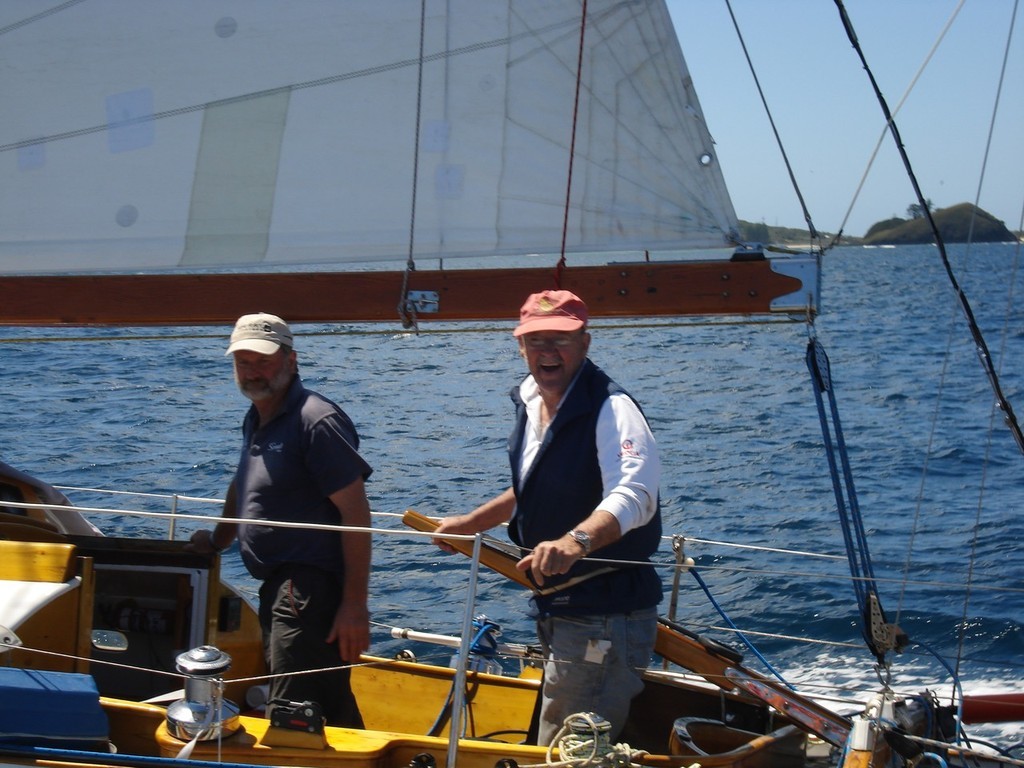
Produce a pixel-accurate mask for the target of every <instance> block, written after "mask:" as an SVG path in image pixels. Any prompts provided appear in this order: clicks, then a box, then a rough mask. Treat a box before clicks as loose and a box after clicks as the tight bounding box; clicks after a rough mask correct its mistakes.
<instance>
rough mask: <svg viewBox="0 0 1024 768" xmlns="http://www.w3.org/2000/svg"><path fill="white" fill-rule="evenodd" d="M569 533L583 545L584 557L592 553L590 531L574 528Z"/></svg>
mask: <svg viewBox="0 0 1024 768" xmlns="http://www.w3.org/2000/svg"><path fill="white" fill-rule="evenodd" d="M569 535H570V536H571V537H572V540H573V541H575V542H576V543H577V544H579V545H580V546H581V547H583V556H584V557H586V556H587V555H589V554H590V534H589V533H587V532H586V531H579V530H577V529H575V528H573V529H572V530H571V531H569Z"/></svg>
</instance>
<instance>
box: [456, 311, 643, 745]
mask: <svg viewBox="0 0 1024 768" xmlns="http://www.w3.org/2000/svg"><path fill="white" fill-rule="evenodd" d="M586 324H587V307H586V304H584V303H583V301H582V300H581V299H580V298H579V297H578V296H576V295H574V294H573V293H570V292H569V291H544V292H542V293H536V294H533V295H531V296H530V297H529V298H528V299H527V300H526V303H525V304H524V305H523V307H522V309H521V310H520V320H519V325H518V326H517V327H516V329H515V331H514V333H513V335H514V336H515V337H516V338H517V339H518V340H519V353H520V354H521V355H522V356H523V358H524V359H525V360H526V365H527V368H528V369H529V372H530V374H529V375H528V376H527V377H526V379H525V380H524V381H523V382H522V383H521V384H520V385H519V386H518V387H516V388H514V389H513V390H512V400H513V402H514V403H515V404H516V425H515V427H514V428H513V430H512V435H511V437H510V438H509V461H510V463H511V468H512V487H510V488H509V489H508V490H506V491H505V492H503V493H501V494H500V495H498V496H496V497H495V498H493V499H491V500H490V501H488V502H486V503H484V504H482V505H481V506H479V507H477V508H476V509H474V510H473V511H472V512H470V513H468V514H466V515H456V516H453V517H450V518H447V519H445V520H444V521H442V522H441V525H440V526H439V527H438V529H437V531H438V533H458V534H469V533H477V532H479V531H484V530H487V529H489V528H492V527H494V526H496V525H499V524H501V523H504V522H509V529H508V530H509V536H510V538H511V539H512V540H513V541H514V542H515V543H516V544H518V545H520V546H521V547H524V548H526V549H528V550H530V551H529V553H528V554H527V555H526V556H525V557H524V558H523V559H522V560H520V561H519V563H518V566H517V567H518V568H519V569H520V570H521V571H524V572H526V573H528V574H529V575H530V577H531V578H532V580H533V582H534V584H535V585H536V587H537V590H536V591H535V592H534V595H533V597H532V598H531V603H532V607H533V609H534V611H535V615H536V619H537V632H538V635H539V637H540V640H541V644H542V646H543V647H544V650H545V654H546V662H545V667H544V686H543V691H542V701H541V711H540V722H539V731H538V742H539V743H540V744H549V743H550V742H551V740H552V739H553V738H554V736H555V735H556V734H557V732H558V731H559V729H560V728H561V727H562V725H563V723H564V721H565V719H566V718H567V717H569V716H571V715H573V714H576V713H581V712H594V713H596V714H598V715H600V716H601V717H603V718H604V719H605V720H607V721H608V722H609V723H610V724H611V731H610V733H609V738H610V739H612V740H614V739H615V738H616V737H617V736H618V733H619V731H620V730H621V729H622V726H623V725H624V724H625V720H626V717H627V715H628V713H629V702H630V700H631V699H632V698H633V697H634V696H636V694H638V693H639V692H640V690H641V689H642V688H643V680H642V677H641V675H642V672H643V670H644V669H646V667H647V665H648V663H649V662H650V658H651V652H652V650H653V648H654V639H655V635H656V632H657V606H658V603H659V602H660V601H661V593H662V587H661V581H660V579H659V578H658V576H657V574H656V573H655V571H654V569H653V567H651V566H650V565H649V558H650V556H651V555H652V554H653V553H654V552H655V551H656V550H657V548H658V544H659V540H660V538H661V514H660V510H659V503H658V482H659V478H660V471H661V470H660V462H659V460H658V450H657V445H656V444H655V442H654V437H653V435H652V434H651V430H650V427H649V426H648V424H647V421H646V419H645V418H644V416H643V413H642V412H641V410H640V407H639V406H638V405H637V404H636V402H635V401H634V400H633V399H632V398H631V397H630V396H629V394H627V393H626V392H625V391H624V390H623V389H622V388H621V387H619V386H618V385H617V384H615V382H613V381H612V380H611V379H610V378H609V377H608V375H607V374H605V373H604V372H603V371H602V370H601V369H600V368H598V367H597V366H596V365H594V363H593V362H591V361H590V360H589V359H588V357H587V352H588V350H589V348H590V333H588V332H587V329H586ZM437 541H438V544H439V545H440V546H441V547H442V548H447V546H446V545H445V544H444V542H443V539H438V540H437ZM588 556H593V557H592V558H591V557H588Z"/></svg>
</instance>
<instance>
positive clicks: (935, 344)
mask: <svg viewBox="0 0 1024 768" xmlns="http://www.w3.org/2000/svg"><path fill="white" fill-rule="evenodd" d="M950 254H951V257H952V260H953V265H954V269H955V270H956V274H957V277H958V279H959V280H960V282H961V286H962V288H963V289H964V291H965V293H966V295H967V296H968V297H969V299H970V301H971V303H972V306H973V309H974V312H975V314H976V315H977V318H978V322H979V324H980V325H981V327H982V329H983V331H984V334H985V338H986V340H987V342H988V345H989V348H990V350H991V352H992V355H993V359H994V360H995V363H996V366H997V367H998V368H999V369H1000V371H1001V377H1002V378H1001V380H1002V386H1003V389H1004V392H1005V394H1006V395H1007V397H1008V398H1009V400H1010V402H1011V404H1012V405H1014V406H1015V407H1016V408H1017V411H1018V414H1019V415H1024V403H1021V402H1020V401H1021V399H1022V398H1024V308H1022V304H1021V302H1020V301H1019V300H1017V301H1015V296H1014V287H1015V282H1016V271H1015V269H1016V263H1017V259H1019V258H1020V255H1021V254H1020V252H1019V249H1018V248H1016V247H1012V246H1008V245H990V246H973V247H972V248H970V249H966V248H965V247H963V246H951V247H950ZM1017 290H1018V291H1019V290H1020V289H1019V287H1018V288H1017ZM584 298H586V297H584ZM822 305H823V312H822V314H821V316H820V317H819V318H818V319H817V322H816V323H815V327H814V329H813V332H814V333H815V334H816V336H817V338H818V339H819V340H820V341H821V342H822V344H823V345H824V346H825V348H826V350H827V352H828V354H829V356H830V358H831V363H832V376H833V381H834V386H835V390H836V396H837V399H838V404H839V411H840V415H841V418H842V426H843V429H844V432H845V436H846V442H847V444H848V451H849V456H850V461H851V464H852V470H853V477H854V481H855V484H856V491H857V497H858V500H859V503H860V509H861V512H862V515H863V518H864V525H865V528H866V531H867V542H868V546H869V548H870V553H871V556H872V564H873V569H874V573H875V576H876V577H877V578H878V579H879V587H878V590H879V593H880V596H881V599H882V604H883V607H884V609H885V610H886V613H887V616H888V618H889V620H890V621H894V622H896V623H898V624H899V626H900V627H901V628H902V629H903V630H904V631H905V632H906V633H907V634H908V636H909V638H910V641H911V642H910V645H909V646H908V647H907V649H906V650H905V651H904V652H903V653H902V654H900V655H898V656H896V657H895V658H894V661H893V665H892V669H891V675H892V681H893V683H894V685H895V686H896V687H898V688H900V689H902V690H909V691H912V692H918V691H921V690H924V688H925V687H928V688H929V689H930V690H933V691H936V692H937V693H938V694H939V695H948V694H949V693H950V691H951V690H952V687H951V686H952V683H951V676H950V672H949V670H956V671H957V672H958V673H959V674H960V675H961V677H962V679H963V684H964V686H965V688H966V689H967V690H969V691H970V690H981V689H992V688H1006V687H1015V688H1017V689H1020V688H1021V687H1024V683H1022V678H1024V628H1022V620H1024V616H1022V606H1024V599H1022V595H1024V564H1022V558H1021V546H1020V542H1021V541H1022V540H1024V515H1022V514H1021V512H1022V510H1024V483H1022V481H1021V477H1022V473H1021V469H1022V468H1024V456H1022V454H1021V451H1020V450H1019V448H1018V447H1017V445H1016V444H1015V442H1014V441H1013V439H1012V437H1011V436H1010V433H1009V431H1008V430H1007V429H1006V428H1005V427H1004V426H1003V425H1002V419H1001V415H1000V414H999V413H998V412H996V411H995V409H994V408H993V404H994V398H993V394H992V389H991V387H990V385H989V383H988V381H987V380H986V378H985V376H984V374H983V370H982V367H981V365H980V363H979V361H978V356H977V349H976V345H975V344H974V342H973V341H972V339H971V337H970V334H969V333H968V330H967V325H966V322H965V319H964V314H963V312H962V311H961V309H960V305H959V303H958V302H957V299H956V296H955V294H954V292H953V290H952V288H951V287H950V283H949V280H948V278H947V276H946V274H945V271H944V269H943V267H942V265H941V263H940V261H939V257H938V253H937V251H936V249H934V248H932V247H927V246H922V247H909V248H896V249H862V248H840V249H836V250H835V251H833V252H831V253H829V254H828V255H827V256H826V257H825V262H824V270H823V288H822ZM253 310H254V311H257V310H268V311H272V310H273V307H253ZM511 328H512V322H511V321H510V322H508V323H499V324H494V325H489V326H483V325H461V326H460V325H452V326H445V327H441V328H436V327H434V326H429V325H428V326H424V328H423V329H422V331H421V332H420V333H418V334H417V333H410V332H403V331H401V330H400V328H399V326H398V324H397V323H395V324H394V325H386V326H352V325H347V326H297V327H296V330H297V332H298V334H299V335H298V339H297V349H298V352H299V361H300V369H301V372H302V375H303V377H304V379H305V381H306V383H307V385H308V386H310V387H311V388H314V389H317V390H320V391H322V392H323V393H325V394H327V395H328V396H330V397H332V398H333V399H335V400H336V401H337V402H339V403H340V404H342V406H343V407H344V408H345V409H346V411H347V412H348V413H349V414H350V416H351V417H352V418H353V420H354V421H355V423H356V425H357V427H358V429H359V431H360V434H361V436H362V446H361V450H362V452H363V454H364V455H365V457H366V458H367V460H368V461H369V462H370V463H371V464H372V465H373V466H374V468H375V472H374V474H373V477H372V478H371V481H370V483H369V485H368V490H369V494H370V500H371V505H372V507H373V509H374V511H375V512H376V513H378V515H377V516H376V517H375V525H377V526H379V527H380V528H382V529H387V530H389V531H393V533H381V534H378V535H377V536H376V537H375V554H374V573H373V578H372V584H371V590H372V597H371V610H372V612H373V619H374V622H375V625H374V632H373V648H372V651H373V652H376V653H380V654H383V655H390V654H392V653H394V652H396V651H397V650H398V649H400V648H403V647H408V646H409V643H408V642H405V641H403V642H399V641H396V640H392V639H391V637H390V633H389V630H388V627H391V626H402V627H409V628H413V629H417V630H420V631H425V632H434V633H441V634H458V632H459V631H460V628H461V625H462V616H463V611H464V605H465V603H466V600H467V598H468V593H467V576H468V574H469V571H468V567H467V566H468V560H467V559H466V558H462V557H461V556H452V555H444V554H442V553H441V552H440V551H439V550H437V549H436V548H435V547H433V546H431V545H429V543H427V542H426V541H425V540H424V539H423V538H417V537H415V536H413V535H411V534H410V533H408V531H407V530H406V529H404V528H403V526H402V525H401V523H400V521H399V520H398V519H397V517H396V516H397V515H398V514H400V513H401V512H402V511H403V510H405V509H408V508H413V509H417V510H419V511H420V512H423V513H425V514H430V515H444V514H451V513H456V512H462V511H468V510H469V509H471V508H473V507H474V506H475V505H476V504H478V503H479V502H481V501H483V500H485V499H487V498H490V497H491V496H492V495H493V494H495V493H497V492H498V491H500V490H501V489H503V488H504V487H506V484H507V482H508V469H507V460H506V457H505V441H506V437H507V432H508V429H509V427H510V424H511V416H512V407H511V403H510V401H509V398H508V391H509V389H510V388H511V387H512V386H513V385H514V384H516V383H517V382H518V381H519V380H520V378H521V377H522V376H523V374H524V366H523V363H522V361H521V359H520V358H519V356H518V354H517V350H516V345H515V343H514V341H513V339H512V337H511V335H510V333H509V332H510V330H511ZM229 330H230V329H228V328H170V329H155V330H154V329H115V330H111V329H11V328H8V329H0V361H2V366H0V381H2V386H3V400H4V410H3V414H4V418H3V419H2V420H0V459H3V460H4V461H6V462H7V463H9V464H12V465H15V466H17V467H19V468H22V469H23V470H25V471H28V472H30V473H32V474H35V475H37V476H39V477H41V478H43V479H45V480H47V481H49V482H51V483H53V484H55V485H59V486H68V487H75V488H81V487H86V488H101V489H119V490H125V489H126V490H132V491H142V492H153V493H163V494H167V493H178V494H184V495H186V496H196V497H214V498H216V497H219V496H221V495H222V494H223V492H224V490H225V489H226V487H227V484H228V482H229V480H230V477H231V472H232V468H233V464H234V460H235V457H236V451H237V448H238V441H239V439H240V436H239V425H240V422H241V417H242V414H243V412H244V410H245V406H246V403H245V402H244V401H243V400H242V398H241V396H240V395H239V394H238V393H237V390H236V389H235V385H234V383H233V380H232V374H231V365H230V361H229V359H228V358H226V357H225V356H224V348H225V346H226V341H225V340H226V336H227V334H228V333H229ZM592 332H593V342H592V346H591V357H592V358H593V359H594V361H595V362H596V363H597V364H598V365H600V366H601V367H603V368H604V369H605V370H607V371H608V372H609V373H610V374H611V375H612V376H613V377H614V378H615V379H616V380H617V381H619V382H620V383H621V384H623V385H624V386H625V387H626V388H628V389H629V390H630V391H631V392H632V393H633V394H634V395H635V396H636V397H637V399H638V400H639V401H640V402H641V403H642V405H643V407H644V409H645V412H646V413H647V415H648V417H649V419H650V421H651V423H652V426H653V428H654V432H655V435H656V437H657V440H658V443H659V446H660V450H661V454H662V462H663V465H664V474H663V479H662V485H661V496H662V504H663V514H664V519H665V529H666V533H669V534H678V535H679V536H682V537H685V539H684V540H683V541H682V546H683V549H684V551H685V554H686V555H687V556H689V557H692V558H693V559H694V561H695V563H696V565H697V568H698V570H699V574H700V576H701V577H702V579H703V581H704V582H705V583H706V584H707V586H708V589H709V591H710V593H711V595H712V596H713V598H714V600H715V601H716V603H717V604H718V605H719V606H720V607H721V610H722V612H724V613H725V614H726V615H727V617H728V621H730V622H732V623H734V624H735V625H736V626H738V627H739V628H740V629H742V630H744V631H746V632H749V633H750V635H749V637H750V640H751V641H752V642H753V643H754V644H755V645H756V646H757V648H758V649H759V650H760V652H761V653H762V654H763V655H764V656H765V657H766V658H767V659H768V660H769V661H770V662H771V664H772V665H773V666H774V667H775V668H776V669H777V670H778V671H779V672H780V673H782V674H784V675H785V676H787V678H788V679H790V680H791V681H793V682H794V683H797V684H799V685H801V686H811V688H807V690H810V691H811V692H830V693H833V694H835V695H839V696H843V697H851V698H854V699H856V698H862V697H863V696H864V695H865V693H866V692H869V691H871V690H874V689H875V688H877V679H876V676H875V672H874V670H873V661H874V659H873V656H872V655H871V654H870V653H869V652H868V651H867V650H866V648H865V646H864V643H863V641H862V639H861V635H860V629H859V624H858V617H857V608H856V601H855V598H854V592H853V588H852V586H851V582H850V572H849V567H848V565H847V560H846V553H845V548H844V544H843V537H842V534H841V530H840V527H839V524H838V516H837V513H836V502H835V498H834V495H833V491H832V484H831V480H830V477H829V471H828V464H827V462H826V458H825V453H824V450H823V448H822V435H821V428H820V424H819V419H818V415H817V411H816V407H815V402H814V397H813V392H812V389H811V384H810V380H809V376H808V373H807V368H806V365H805V362H804V354H805V346H806V343H807V337H808V333H809V332H810V331H809V329H808V327H807V326H806V325H805V324H804V323H801V322H796V323H771V324H765V323H752V324H748V323H742V322H724V321H717V320H716V321H714V322H707V323H702V322H694V321H687V322H672V321H659V322H653V323H651V322H644V323H639V322H636V323H627V322H611V321H597V322H595V323H594V325H593V328H592ZM67 493H68V495H69V496H70V497H71V498H72V500H73V501H75V502H76V503H78V504H80V505H84V506H94V505H100V503H102V505H103V506H109V505H113V506H115V507H116V508H118V509H133V510H134V509H141V510H155V511H167V510H168V508H169V507H168V502H167V500H166V499H160V498H150V497H144V496H139V497H136V496H128V497H119V498H118V500H116V501H114V502H110V501H109V500H106V499H104V500H103V501H102V502H100V501H99V497H98V496H97V495H95V494H92V493H90V492H87V491H82V490H74V491H72V490H69V491H67ZM179 511H182V512H189V513H207V514H216V513H217V507H216V506H215V505H210V504H202V503H200V502H191V501H186V502H182V503H181V504H180V506H179ZM94 519H95V520H96V521H97V523H98V524H99V525H100V526H101V527H103V528H104V529H105V530H107V531H108V532H109V533H112V534H119V535H129V534H136V533H141V532H147V533H150V534H153V535H164V534H165V533H166V524H165V523H163V522H161V521H144V522H139V521H138V520H136V519H132V518H130V517H127V516H117V515H115V516H109V515H105V516H99V515H97V516H95V517H94ZM195 527H196V524H194V523H190V522H185V521H183V522H180V523H179V524H178V525H177V527H176V535H177V536H178V537H187V536H188V534H189V532H190V531H191V530H192V529H194V528H195ZM737 545H740V546H737ZM804 553H815V554H816V555H817V556H815V557H809V556H805V555H804ZM673 561H674V553H673V549H672V545H671V542H670V541H668V540H666V541H665V543H664V545H663V547H662V549H661V551H660V552H659V557H658V562H659V567H660V568H661V572H662V573H663V578H664V581H665V584H666V589H667V590H668V589H670V588H671V587H672V585H673V570H672V569H671V567H670V566H671V563H672V562H673ZM225 569H226V573H227V574H228V575H229V577H230V578H231V579H232V580H233V581H235V582H236V583H238V584H239V585H240V586H241V587H242V588H243V590H245V591H247V593H249V594H252V593H253V592H254V588H255V585H254V583H253V582H252V580H251V579H250V578H249V577H248V575H247V574H246V573H245V572H244V569H243V568H242V567H241V565H240V562H239V560H238V557H237V551H236V550H235V549H234V548H232V549H231V550H229V552H228V553H227V555H226V564H225ZM674 605H675V615H676V618H677V620H679V621H681V622H683V623H685V624H686V625H688V626H690V627H691V628H693V629H695V630H697V631H701V632H705V633H706V634H708V635H710V636H712V637H714V638H716V639H719V640H722V641H724V642H728V643H730V644H733V645H739V640H738V639H737V638H736V637H734V636H733V635H732V634H730V633H727V632H725V631H723V630H722V629H720V628H721V627H723V626H724V625H725V624H726V619H725V618H723V616H722V615H721V614H720V612H719V611H718V610H716V608H715V607H714V606H713V605H712V604H711V602H710V601H709V599H708V597H707V595H705V593H704V592H703V591H702V590H701V589H700V587H699V586H698V584H697V582H696V580H695V579H694V578H693V577H692V575H691V574H688V573H683V574H681V575H680V577H679V591H678V597H677V598H676V600H675V601H674ZM669 606H670V602H669V594H668V591H667V592H666V601H665V603H664V604H663V609H664V610H663V612H664V613H668V611H669ZM475 608H476V612H479V613H485V614H486V615H487V616H488V617H490V618H491V619H493V620H494V621H496V622H498V623H499V624H500V625H501V626H502V628H503V635H502V640H503V641H506V642H532V641H533V640H534V633H533V629H532V625H531V623H530V621H529V620H528V619H527V618H526V617H525V611H524V609H525V599H524V595H523V592H522V590H520V589H518V588H517V587H515V586H513V585H511V584H509V583H508V582H506V581H504V580H503V579H501V578H500V577H498V576H496V575H494V574H491V573H482V574H481V578H480V585H479V591H478V595H477V603H476V607H475ZM811 640H813V641H815V642H807V641H811ZM414 650H415V652H416V653H417V655H419V656H420V658H426V657H429V656H434V655H438V656H442V657H443V656H446V655H447V654H448V653H449V652H448V651H447V650H441V651H438V649H437V648H436V647H431V646H426V647H423V646H421V647H416V648H414ZM936 655H938V656H941V657H942V659H944V660H945V661H944V662H940V661H938V660H936ZM748 664H749V665H750V666H751V667H753V668H755V669H762V667H761V666H760V663H759V662H758V661H757V660H756V659H753V658H752V656H750V655H748ZM1008 735H1010V736H1013V731H1012V728H1011V729H1010V733H1009V734H1008ZM1021 737H1024V733H1019V732H1018V733H1017V738H1018V739H1019V738H1021Z"/></svg>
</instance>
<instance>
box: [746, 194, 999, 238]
mask: <svg viewBox="0 0 1024 768" xmlns="http://www.w3.org/2000/svg"><path fill="white" fill-rule="evenodd" d="M907 214H908V218H905V219H901V218H899V217H893V218H891V219H884V220H883V221H879V222H877V223H875V224H873V225H871V227H870V228H869V229H868V231H867V233H866V234H865V235H864V237H850V236H848V235H846V234H844V235H843V236H842V239H841V241H840V244H841V245H916V244H920V243H933V242H934V241H935V240H934V238H933V237H932V231H931V227H930V226H929V225H928V220H927V218H926V217H925V216H924V215H923V214H922V213H921V209H920V207H919V206H917V205H912V206H910V207H909V208H908V209H907ZM931 215H932V218H933V219H934V220H935V225H936V226H937V227H938V228H939V232H940V233H941V234H942V238H943V240H945V241H946V242H947V243H966V242H968V241H970V242H974V243H1006V242H1010V243H1013V242H1017V239H1018V238H1017V236H1016V235H1014V234H1013V232H1011V231H1010V230H1009V229H1007V227H1006V225H1005V224H1004V223H1003V222H1002V221H1000V220H999V219H997V218H996V217H995V216H993V215H992V214H990V213H988V212H987V211H984V210H982V209H981V208H978V207H977V206H975V205H973V204H971V203H959V204H957V205H953V206H950V207H949V208H932V209H931ZM821 235H822V238H823V239H824V240H825V241H826V242H831V241H832V240H833V239H834V237H835V235H834V234H829V233H821ZM740 236H741V237H742V238H743V239H744V240H746V241H747V242H752V243H791V244H806V243H807V242H808V240H809V238H808V234H807V230H806V229H795V228H791V227H769V226H768V225H767V224H764V223H755V222H749V221H743V220H740Z"/></svg>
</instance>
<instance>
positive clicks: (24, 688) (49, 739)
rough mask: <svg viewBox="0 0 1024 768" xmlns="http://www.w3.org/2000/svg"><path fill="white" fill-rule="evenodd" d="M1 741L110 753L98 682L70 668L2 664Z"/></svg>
mask: <svg viewBox="0 0 1024 768" xmlns="http://www.w3.org/2000/svg"><path fill="white" fill-rule="evenodd" d="M0 743H6V744H28V745H31V746H39V747H60V748H61V749H85V750H99V751H103V752H106V751H108V749H109V746H108V744H109V724H108V722H107V715H106V713H105V712H104V711H103V708H102V707H101V706H100V696H99V693H98V692H97V690H96V682H95V681H94V680H93V679H92V677H90V676H89V675H81V674H76V673H72V672H48V671H44V670H38V669H15V668H13V667H0Z"/></svg>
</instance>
